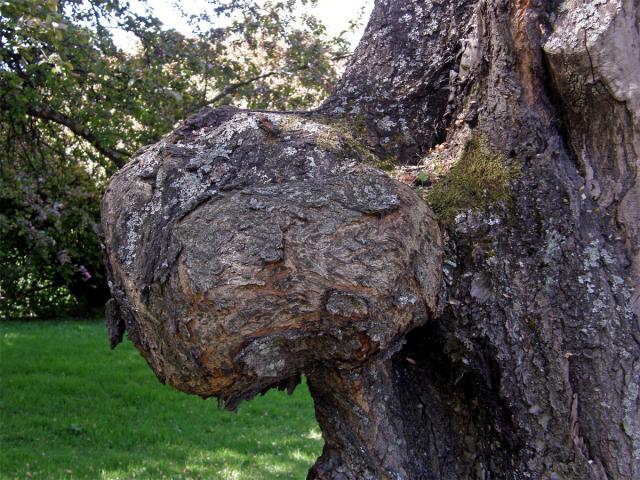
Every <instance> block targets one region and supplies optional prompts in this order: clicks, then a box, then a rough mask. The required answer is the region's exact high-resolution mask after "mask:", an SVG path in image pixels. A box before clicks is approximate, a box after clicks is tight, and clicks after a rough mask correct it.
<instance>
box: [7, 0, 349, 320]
mask: <svg viewBox="0 0 640 480" xmlns="http://www.w3.org/2000/svg"><path fill="white" fill-rule="evenodd" d="M138 3H142V4H143V5H144V2H138ZM309 3H313V2H312V1H309V0H288V1H280V2H262V1H260V2H257V1H250V0H209V4H210V11H211V12H212V13H211V14H210V15H201V16H198V17H192V18H191V22H192V23H193V26H194V31H195V32H196V35H195V36H194V37H185V36H184V35H182V34H180V33H178V32H176V31H173V30H166V29H163V27H162V24H161V22H160V21H159V20H158V19H157V18H155V17H154V16H153V15H151V14H150V13H148V12H145V13H143V14H139V13H136V12H137V10H136V11H134V10H133V9H132V8H130V7H129V4H128V2H126V1H121V0H84V1H82V0H58V1H56V0H9V1H4V2H0V182H1V183H0V262H1V266H2V269H3V270H4V271H8V272H10V274H8V275H3V276H1V277H0V318H2V317H7V316H25V315H39V316H51V315H55V314H56V313H57V311H58V310H61V309H62V310H65V309H68V308H70V307H74V308H77V309H79V310H82V309H83V308H88V307H91V306H97V305H101V304H102V303H103V302H104V300H105V296H106V294H107V292H106V288H105V281H104V275H103V273H102V272H103V267H102V255H101V252H100V249H99V242H98V239H97V236H96V234H95V228H96V225H97V224H98V222H99V218H98V212H99V208H98V205H99V199H100V198H101V195H102V192H103V189H104V187H105V185H106V180H107V178H108V177H109V176H110V175H111V174H112V173H113V172H114V171H115V170H116V169H117V168H118V167H119V166H122V165H123V164H124V163H125V162H126V161H127V159H128V158H129V156H130V155H131V154H132V153H133V152H135V151H136V150H137V149H138V148H140V147H142V146H144V145H146V144H149V143H153V142H155V141H157V140H158V139H159V138H160V137H162V136H163V135H164V134H165V133H167V132H168V131H170V130H171V129H172V128H173V127H174V126H175V125H176V123H177V122H178V121H179V120H181V119H183V118H185V117H186V116H187V115H188V114H189V113H192V112H193V111H195V110H197V109H199V108H201V107H202V106H205V105H221V104H234V105H237V106H240V107H249V108H276V109H285V108H287V109H290V108H303V107H307V106H310V105H313V104H315V103H317V102H318V101H319V100H320V99H321V98H323V97H324V96H325V95H326V94H327V92H328V89H329V88H330V86H331V85H332V83H333V82H334V81H335V80H336V78H337V74H338V66H339V65H338V62H337V61H336V59H337V58H343V57H344V56H346V47H347V44H346V42H345V41H344V39H343V38H341V37H339V38H333V39H329V38H327V36H326V32H325V29H324V26H323V25H322V24H320V23H319V22H317V21H316V20H315V19H314V18H313V17H311V16H307V15H300V14H297V13H295V12H297V11H298V10H296V9H295V8H294V7H295V6H296V5H298V4H301V5H306V4H309ZM116 28H117V29H121V30H124V31H126V32H128V33H129V34H132V35H133V36H134V37H135V39H136V41H137V43H138V46H137V48H136V49H135V51H134V53H130V52H125V51H123V50H121V49H119V48H117V46H116V45H115V44H114V42H113V37H112V34H113V31H114V29H116Z"/></svg>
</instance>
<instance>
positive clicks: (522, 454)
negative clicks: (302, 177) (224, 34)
mask: <svg viewBox="0 0 640 480" xmlns="http://www.w3.org/2000/svg"><path fill="white" fill-rule="evenodd" d="M639 12H640V8H639V3H638V2H637V1H633V0H630V1H623V0H619V1H608V2H581V1H578V0H575V1H572V0H567V1H556V2H543V1H535V0H531V1H524V0H523V1H515V2H509V1H501V0H489V1H479V2H473V1H461V0H458V1H450V2H436V1H433V2H430V1H423V2H420V1H418V2H410V1H384V0H382V1H378V2H377V3H376V6H375V9H374V12H373V14H372V17H371V20H370V22H369V25H368V28H367V31H366V33H365V35H364V38H363V39H362V42H361V44H360V46H359V47H358V49H357V51H356V53H355V55H354V60H353V62H352V64H351V65H350V67H349V68H348V70H347V72H346V74H345V76H344V78H343V80H342V82H341V84H340V86H339V88H338V90H337V91H336V93H335V94H334V95H333V96H332V97H331V98H330V99H329V100H328V101H327V102H326V103H325V105H324V106H323V109H324V110H325V111H331V112H334V113H336V114H337V113H341V112H345V113H352V114H355V115H364V116H365V117H366V121H367V125H369V126H370V127H371V128H370V130H372V131H373V132H375V136H374V138H375V139H379V142H378V143H377V144H376V145H375V147H376V148H377V149H378V151H379V152H381V154H382V155H387V156H388V157H390V158H391V159H392V160H393V163H394V164H396V165H411V164H416V163H417V164H419V166H422V167H423V168H425V169H426V170H430V171H433V170H437V168H440V169H442V170H445V171H447V173H445V174H444V175H442V176H441V178H440V179H439V180H438V181H436V182H435V185H434V186H432V187H431V190H428V191H427V194H426V196H427V199H429V200H431V202H432V205H433V206H434V208H436V207H438V206H440V207H441V208H440V212H439V213H441V214H442V218H441V220H442V226H443V228H444V229H445V230H446V234H447V237H448V242H447V259H446V260H445V277H446V287H445V294H444V297H445V300H444V302H443V305H444V306H443V309H442V311H441V313H440V315H439V316H438V318H437V319H435V320H434V321H431V322H429V323H428V324H426V325H425V326H423V327H420V328H418V329H417V330H414V331H413V332H412V333H411V334H409V335H408V336H407V338H406V344H405V346H404V348H403V349H402V350H401V351H400V352H399V353H398V354H397V355H395V356H394V357H393V359H392V362H391V363H392V364H391V366H388V367H386V369H385V370H383V372H384V373H383V374H382V377H380V376H370V377H366V376H364V377H363V378H364V380H361V381H364V382H367V381H368V382H369V384H370V387H369V388H371V389H374V390H375V391H376V395H375V397H373V398H372V401H373V402H375V403H376V404H378V405H380V406H378V407H376V408H372V409H371V410H370V415H369V418H367V419H366V420H365V421H362V422H356V423H350V422H344V421H343V420H342V415H343V414H336V413H329V412H330V411H331V412H335V411H338V412H343V411H344V410H345V409H348V410H352V409H353V407H352V406H351V404H350V403H349V402H348V401H347V400H344V398H347V397H349V391H350V390H362V389H363V387H362V386H361V385H357V386H353V387H348V388H347V392H344V393H343V392H342V391H341V389H340V388H338V387H336V388H333V389H332V390H331V394H330V395H327V394H326V392H325V390H324V389H322V388H319V387H316V386H315V385H314V383H315V380H314V376H313V375H312V376H310V386H311V392H312V394H313V396H314V399H315V400H316V404H317V412H318V419H319V421H320V424H321V426H322V428H323V432H324V434H325V439H326V440H327V445H326V446H325V450H324V453H323V456H322V457H321V458H320V460H319V461H318V463H317V464H316V466H315V467H314V469H313V470H312V473H311V474H310V478H319V479H320V478H321V479H325V478H327V479H329V478H332V479H333V478H336V479H337V478H354V479H355V478H366V477H367V476H369V477H370V478H415V479H418V478H419V479H430V478H432V479H457V478H478V479H488V478H541V479H560V478H576V479H578V478H580V479H587V478H588V479H602V478H609V479H614V478H615V479H623V478H624V479H632V478H640V412H639V403H640V397H639V383H638V382H639V379H640V329H639V324H638V315H639V314H640V303H639V294H640V232H639V229H640V183H639V182H638V165H639V158H640V127H639V125H640V120H639V116H640V88H639V86H638V79H640V34H639V30H640V17H639ZM370 137H372V135H370ZM496 163H498V165H496ZM474 164H475V165H476V166H477V168H476V169H474V168H473V165H474ZM499 164H502V165H499ZM514 167H515V168H514ZM500 168H502V169H503V170H504V171H505V172H507V173H508V175H507V178H508V182H509V185H510V187H509V192H508V194H507V195H502V194H501V192H497V193H498V196H497V197H496V196H492V192H491V189H495V188H496V185H495V184H492V178H493V176H495V171H494V170H495V169H500ZM474 175H476V176H479V177H480V181H479V182H478V180H476V179H475V178H473V177H474ZM465 176H466V178H465ZM458 179H462V181H458ZM465 189H466V191H465ZM487 190H489V191H487ZM467 197H468V198H467ZM367 378H369V380H367ZM381 378H383V379H384V381H382V380H381ZM325 384H327V382H325ZM374 385H375V386H374ZM335 396H339V397H340V398H338V399H336V398H334V397H335ZM380 424H382V425H385V427H384V429H385V431H384V435H385V437H386V441H387V443H388V445H389V446H390V450H389V451H390V452H395V451H396V450H394V449H395V447H396V445H397V446H398V447H399V449H400V450H402V452H401V454H400V455H397V458H398V461H397V462H396V463H399V464H400V465H398V466H397V468H396V467H395V466H394V467H393V468H387V469H384V468H383V469H381V470H380V469H378V470H376V466H375V465H372V466H370V468H369V473H367V474H365V473H363V472H364V471H365V470H366V468H364V469H363V466H362V463H363V462H362V459H363V458H364V455H363V454H362V453H361V452H359V451H357V450H356V449H354V448H353V445H354V444H356V442H354V441H353V440H352V439H353V438H354V437H357V438H361V439H363V441H364V442H365V443H368V442H370V444H371V445H372V446H373V447H376V448H377V444H376V443H375V442H376V441H377V438H376V435H375V434H374V433H373V432H376V431H377V430H376V429H377V426H378V425H380ZM387 425H390V426H387ZM345 428H346V429H351V431H349V432H344V431H343V430H344V429H345ZM371 456H372V457H374V458H375V459H377V460H378V465H384V464H385V463H386V461H387V460H386V459H387V458H388V454H386V453H385V452H381V451H380V450H379V449H377V450H375V451H374V452H372V453H371ZM392 456H393V455H392ZM394 465H395V464H394ZM394 472H395V473H394Z"/></svg>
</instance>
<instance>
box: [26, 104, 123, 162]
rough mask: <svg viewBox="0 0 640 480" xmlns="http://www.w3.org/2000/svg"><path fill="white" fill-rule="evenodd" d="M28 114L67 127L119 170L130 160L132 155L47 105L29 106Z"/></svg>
mask: <svg viewBox="0 0 640 480" xmlns="http://www.w3.org/2000/svg"><path fill="white" fill-rule="evenodd" d="M27 113H28V114H29V115H31V116H33V117H36V118H40V119H41V120H46V121H49V122H54V123H57V124H59V125H63V126H65V127H67V128H68V129H69V130H71V131H72V132H73V133H75V134H76V135H77V136H79V137H81V138H83V139H85V140H86V141H87V142H89V143H90V144H91V145H92V146H93V147H94V148H95V149H96V150H98V152H100V153H101V154H102V155H104V156H105V157H107V158H108V159H109V160H111V161H112V162H113V163H114V164H115V165H116V166H117V167H118V168H121V167H123V166H124V164H125V163H127V160H128V159H129V156H130V155H129V154H128V153H127V152H124V151H122V150H117V149H115V148H111V147H108V146H106V145H104V144H103V143H102V141H101V140H100V139H99V138H98V137H97V136H96V135H95V134H93V133H92V132H90V131H89V129H88V128H86V127H85V126H84V125H82V124H80V123H79V122H77V121H76V120H74V119H72V118H69V117H67V116H66V115H64V114H63V113H60V112H58V111H56V110H53V109H52V108H50V107H47V106H45V105H34V106H29V107H28V109H27Z"/></svg>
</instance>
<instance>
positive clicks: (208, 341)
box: [102, 109, 442, 408]
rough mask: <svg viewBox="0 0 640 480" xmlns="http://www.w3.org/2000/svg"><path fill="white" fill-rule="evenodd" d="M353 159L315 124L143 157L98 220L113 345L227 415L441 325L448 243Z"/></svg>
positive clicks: (215, 116) (209, 123)
mask: <svg viewBox="0 0 640 480" xmlns="http://www.w3.org/2000/svg"><path fill="white" fill-rule="evenodd" d="M362 152H363V148H361V146H359V145H354V144H353V142H350V141H345V140H344V138H342V137H341V132H340V131H339V129H338V128H336V126H335V125H332V124H329V123H327V122H323V121H322V119H321V118H320V117H318V116H314V115H305V116H299V115H292V114H264V113H255V112H245V111H239V110H234V109H218V110H211V109H209V110H205V111H202V112H200V113H199V114H198V115H197V116H195V117H192V118H191V119H189V120H187V121H186V122H185V123H184V124H183V125H182V126H180V127H179V128H178V129H177V130H176V131H174V132H173V133H172V134H171V135H169V136H168V137H167V138H165V139H163V140H162V141H160V142H159V143H157V144H155V145H153V146H151V147H147V148H146V149H145V150H143V151H142V152H140V153H139V154H138V156H137V157H136V158H135V159H134V160H133V161H132V162H130V163H129V164H128V165H127V166H126V167H125V168H123V169H122V170H121V171H120V172H118V173H117V174H116V175H115V176H114V177H113V179H112V180H111V184H110V186H109V189H108V191H107V193H106V195H105V197H104V200H103V205H102V222H103V229H104V234H105V245H106V252H107V264H108V268H109V271H110V276H111V288H112V292H113V295H114V299H115V301H116V302H117V308H115V306H112V307H111V308H110V312H111V313H112V316H113V315H115V314H117V315H118V318H116V319H115V320H114V319H112V320H111V324H112V325H114V327H113V328H112V330H113V331H115V332H120V329H119V328H118V322H119V323H120V324H126V329H127V331H128V334H129V337H130V338H131V339H132V340H133V342H134V343H135V344H136V346H137V347H138V348H139V349H140V351H141V352H142V354H143V355H144V357H145V358H146V360H147V361H148V363H149V364H150V365H151V367H152V368H153V370H154V371H155V372H156V374H157V375H158V376H159V378H160V379H161V380H163V381H168V382H169V383H171V384H172V385H173V386H175V387H176V388H178V389H180V390H183V391H186V392H189V393H195V394H198V395H202V396H205V397H207V396H216V397H218V398H220V399H222V400H223V401H224V402H225V403H226V404H227V406H228V407H230V408H233V407H234V406H235V405H236V404H237V402H238V401H240V400H242V399H245V398H250V397H252V396H253V395H255V394H256V393H258V392H261V391H264V390H266V389H268V388H271V387H273V386H280V387H284V386H287V387H292V386H295V383H296V379H297V378H298V377H299V374H300V373H301V372H302V371H305V370H307V369H310V368H314V366H315V365H329V366H332V367H336V368H347V369H348V368H355V367H358V366H360V365H362V364H363V363H364V362H366V361H367V360H368V359H370V358H372V357H374V356H380V355H384V354H385V353H388V352H391V351H393V349H394V348H395V347H397V346H398V345H399V344H400V342H401V339H402V338H403V336H404V334H405V333H406V332H407V331H408V330H410V329H412V328H414V327H416V326H418V325H421V324H423V323H424V322H425V321H426V320H427V319H428V318H429V317H430V316H432V314H433V312H434V311H435V309H436V306H437V298H438V294H439V291H440V287H441V270H442V265H441V262H442V242H441V238H440V233H439V229H438V226H437V223H436V221H435V220H434V217H433V215H432V213H431V211H430V209H429V208H428V206H427V205H426V204H425V203H424V202H423V201H422V199H421V198H420V197H419V196H418V195H417V194H416V193H415V192H414V191H413V190H411V189H410V188H409V187H407V186H405V185H403V184H401V183H399V182H397V181H395V180H393V179H391V178H389V177H388V176H386V175H385V174H384V173H383V172H381V171H379V170H377V169H375V168H373V167H371V166H369V165H367V164H366V163H364V158H363V153H362ZM116 340H117V339H116Z"/></svg>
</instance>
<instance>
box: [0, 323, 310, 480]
mask: <svg viewBox="0 0 640 480" xmlns="http://www.w3.org/2000/svg"><path fill="white" fill-rule="evenodd" d="M0 422H1V423H0V478H1V479H13V478H19V479H29V478H33V479H35V478H38V479H80V478H86V479H133V478H135V479H138V478H148V479H199V478H202V479H205V478H206V479H234V480H235V479H238V480H240V479H276V478H277V479H300V478H305V476H306V472H307V469H308V468H309V466H310V465H311V464H312V463H313V462H314V461H315V459H316V458H317V456H318V455H319V454H320V451H321V448H322V440H321V436H320V432H319V429H318V426H317V423H316V421H315V419H314V415H313V404H312V402H311V399H310V396H309V393H308V390H307V388H306V386H305V385H301V386H300V387H298V389H297V390H296V392H295V393H294V394H293V396H291V397H288V396H287V395H286V394H284V393H281V392H269V393H268V394H267V395H265V396H264V397H258V398H256V399H255V400H253V401H252V402H248V403H245V404H243V405H241V406H240V409H239V412H238V413H235V414H234V413H229V412H225V411H222V410H220V409H219V408H217V406H216V403H215V401H212V400H208V401H204V400H202V399H200V398H198V397H192V396H189V395H186V394H184V393H180V392H177V391H175V390H173V389H171V388H170V387H168V386H164V385H161V384H160V383H159V382H158V381H157V380H156V378H155V377H154V375H153V373H152V372H151V370H150V369H149V367H147V365H146V363H145V362H144V360H143V359H142V357H140V356H139V355H138V353H137V351H136V350H135V349H134V348H133V346H132V345H131V343H129V342H124V343H123V344H121V345H120V346H119V347H118V348H117V349H116V350H114V351H110V350H109V348H108V342H107V336H106V331H105V328H104V327H103V326H102V324H100V323H96V322H73V321H61V322H29V323H18V322H4V323H0Z"/></svg>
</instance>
